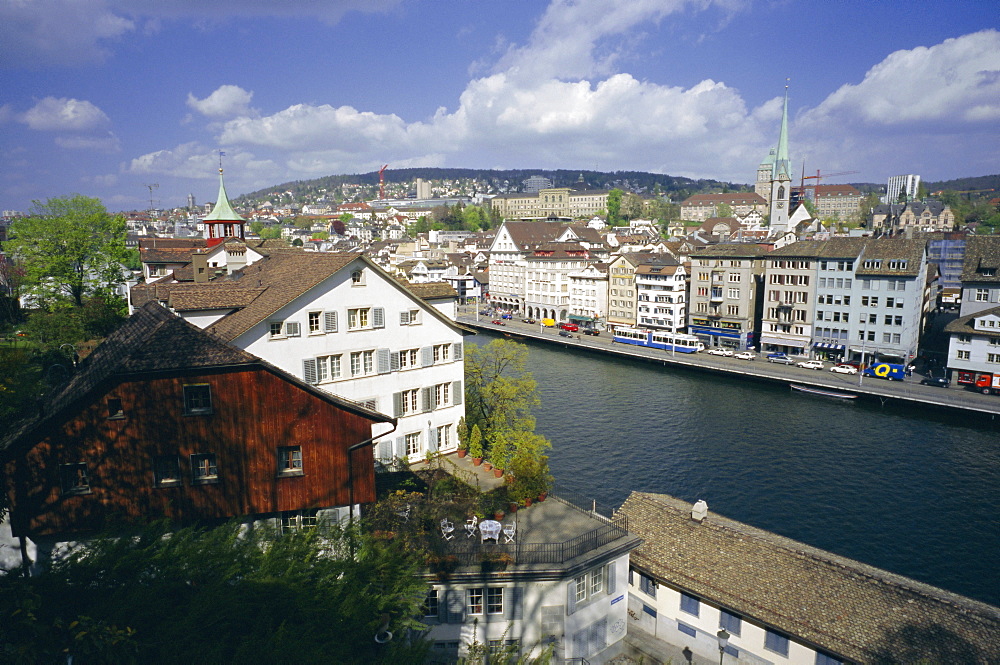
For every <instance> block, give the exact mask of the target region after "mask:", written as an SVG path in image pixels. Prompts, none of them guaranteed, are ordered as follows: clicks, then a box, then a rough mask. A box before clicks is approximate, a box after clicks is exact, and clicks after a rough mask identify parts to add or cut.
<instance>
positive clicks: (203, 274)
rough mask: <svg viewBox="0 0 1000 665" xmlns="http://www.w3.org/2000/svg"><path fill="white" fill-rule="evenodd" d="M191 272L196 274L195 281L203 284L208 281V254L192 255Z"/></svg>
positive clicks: (198, 253)
mask: <svg viewBox="0 0 1000 665" xmlns="http://www.w3.org/2000/svg"><path fill="white" fill-rule="evenodd" d="M191 270H192V272H193V273H194V281H195V282H196V283H203V282H207V281H208V254H202V253H201V252H195V253H194V254H192V255H191Z"/></svg>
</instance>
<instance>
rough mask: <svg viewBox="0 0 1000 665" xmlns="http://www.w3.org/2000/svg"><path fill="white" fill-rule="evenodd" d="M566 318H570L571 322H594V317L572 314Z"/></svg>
mask: <svg viewBox="0 0 1000 665" xmlns="http://www.w3.org/2000/svg"><path fill="white" fill-rule="evenodd" d="M566 318H568V319H569V320H570V321H593V320H594V317H592V316H580V315H578V314H570V315H569V316H568V317H566Z"/></svg>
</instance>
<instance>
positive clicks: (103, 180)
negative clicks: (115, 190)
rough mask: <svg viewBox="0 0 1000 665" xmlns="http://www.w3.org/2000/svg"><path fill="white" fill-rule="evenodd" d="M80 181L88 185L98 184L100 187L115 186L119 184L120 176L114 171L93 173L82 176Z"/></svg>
mask: <svg viewBox="0 0 1000 665" xmlns="http://www.w3.org/2000/svg"><path fill="white" fill-rule="evenodd" d="M80 182H83V183H86V184H88V185H97V186H98V187H114V186H115V185H117V184H118V176H117V175H115V174H114V173H107V174H104V175H92V176H83V177H82V178H80Z"/></svg>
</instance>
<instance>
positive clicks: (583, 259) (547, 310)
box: [524, 242, 595, 321]
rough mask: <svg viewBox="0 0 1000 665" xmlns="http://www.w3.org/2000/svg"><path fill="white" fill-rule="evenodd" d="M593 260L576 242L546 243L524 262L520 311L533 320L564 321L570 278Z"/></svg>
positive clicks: (568, 313) (566, 318)
mask: <svg viewBox="0 0 1000 665" xmlns="http://www.w3.org/2000/svg"><path fill="white" fill-rule="evenodd" d="M592 261H595V260H594V259H592V258H591V255H590V252H589V250H588V249H587V248H586V247H584V246H583V245H581V244H580V243H578V242H547V243H542V244H541V245H539V246H538V247H537V248H536V249H535V251H534V252H533V253H532V254H531V255H530V256H528V257H527V258H526V259H525V264H526V271H525V278H526V281H525V295H524V312H525V313H526V314H527V316H529V317H531V318H534V319H554V320H556V321H566V320H568V319H569V316H570V314H571V312H572V309H571V305H570V284H571V282H572V279H571V277H570V275H571V274H572V273H574V272H579V271H581V270H583V269H584V268H585V267H586V266H587V265H588V264H590V263H591V262H592Z"/></svg>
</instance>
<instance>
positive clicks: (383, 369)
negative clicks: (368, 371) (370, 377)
mask: <svg viewBox="0 0 1000 665" xmlns="http://www.w3.org/2000/svg"><path fill="white" fill-rule="evenodd" d="M375 355H376V357H377V359H378V373H379V374H388V373H389V372H390V371H391V369H392V364H391V363H390V360H389V349H378V350H376V351H375Z"/></svg>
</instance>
